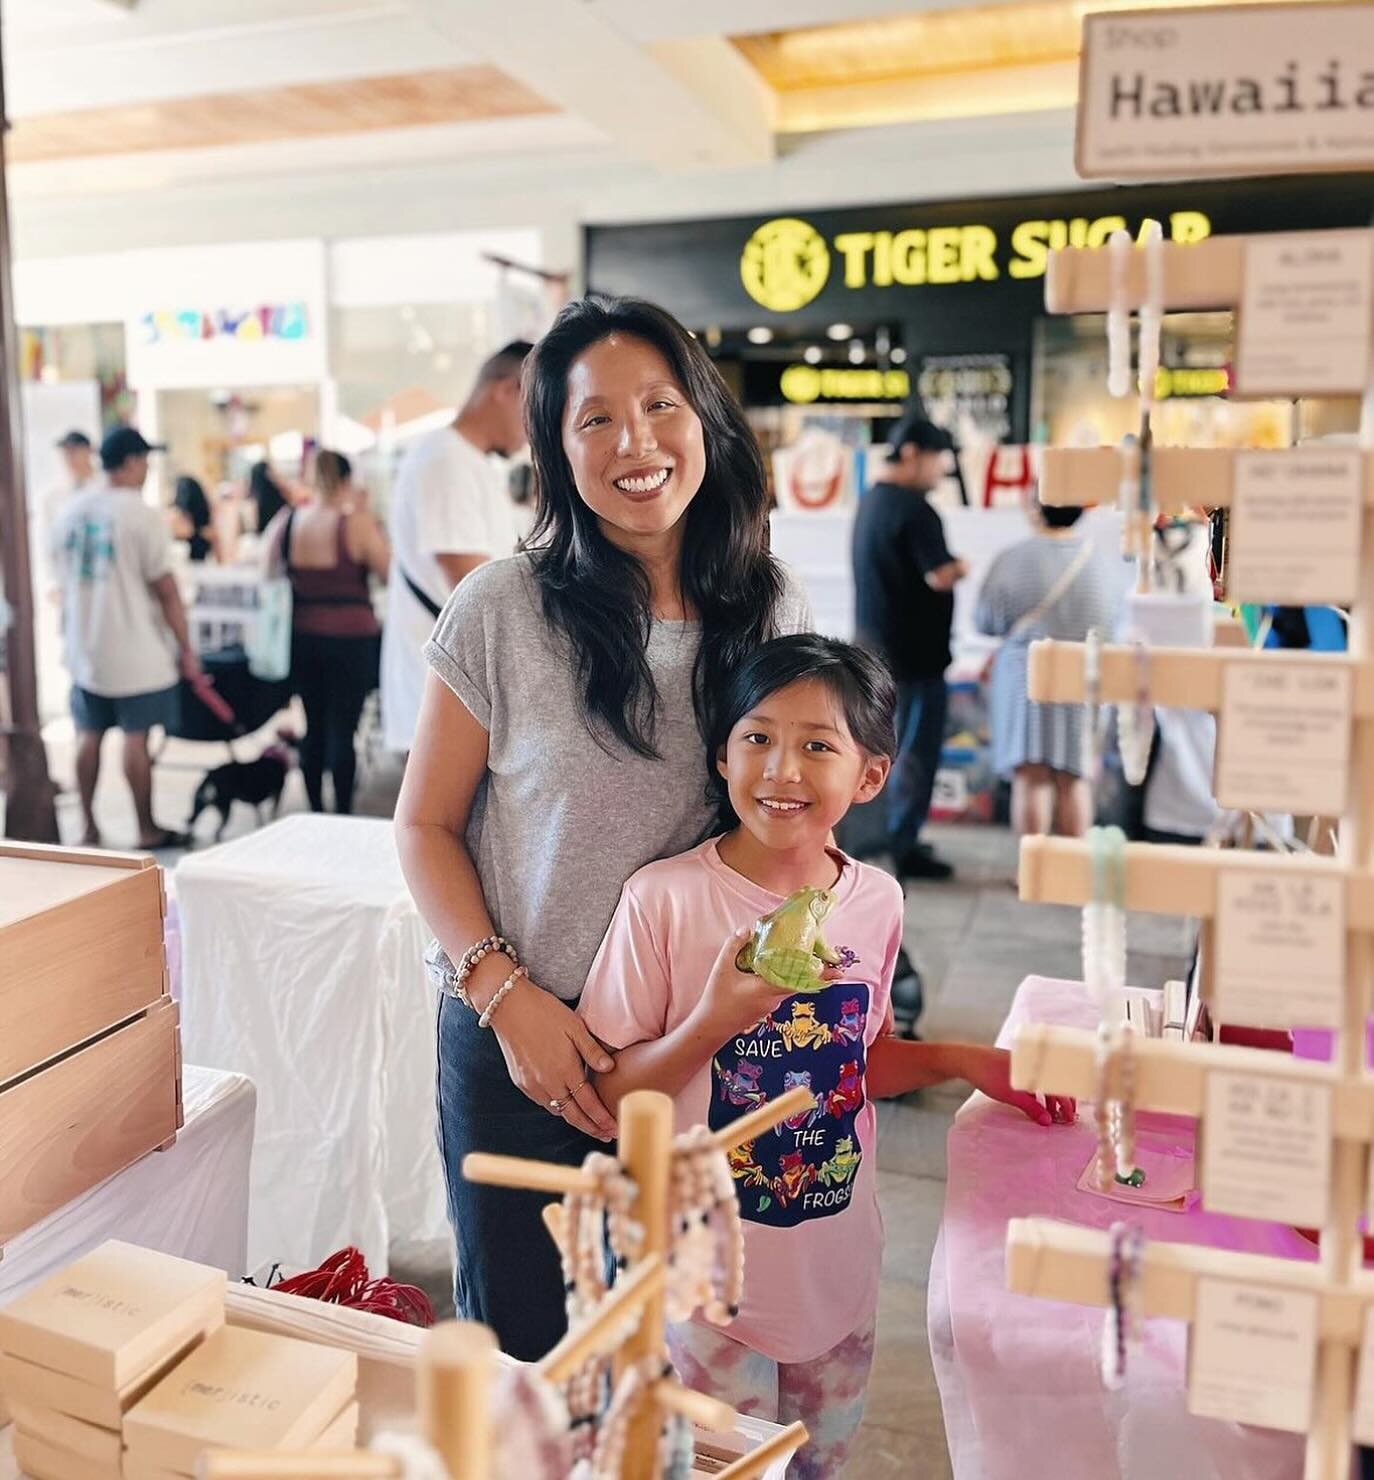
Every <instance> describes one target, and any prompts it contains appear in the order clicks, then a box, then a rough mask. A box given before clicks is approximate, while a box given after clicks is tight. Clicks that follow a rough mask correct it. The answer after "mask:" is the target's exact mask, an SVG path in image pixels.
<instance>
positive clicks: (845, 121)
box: [732, 0, 1280, 131]
mask: <svg viewBox="0 0 1374 1480" xmlns="http://www.w3.org/2000/svg"><path fill="white" fill-rule="evenodd" d="M1191 3H1195V0H1092V4H1091V5H1087V4H1084V3H1082V0H1030V3H1024V4H1023V3H1014V4H999V5H975V6H969V7H961V8H958V9H945V10H925V11H917V12H915V13H908V14H904V15H894V16H885V17H879V18H876V19H872V20H862V21H843V22H839V23H837V24H833V25H823V26H808V27H798V28H793V29H789V30H781V31H769V32H766V33H763V34H759V35H747V36H735V37H734V38H732V39H733V41H734V44H735V46H736V47H737V48H738V49H739V51H740V52H741V53H742V54H743V55H744V56H745V58H746V59H747V60H748V61H749V62H750V63H751V65H752V66H753V67H754V68H755V69H756V70H757V71H758V73H759V75H760V76H761V77H762V78H763V80H764V81H765V82H766V83H767V84H768V86H769V87H771V88H772V89H773V91H774V92H775V93H776V94H777V95H778V100H779V109H778V113H779V126H780V128H782V129H784V130H788V131H801V130H809V129H821V128H843V127H853V126H857V125H864V124H874V123H893V122H898V121H900V120H902V119H915V118H928V117H952V116H959V115H968V114H970V113H1011V112H1020V111H1031V110H1035V109H1040V108H1068V107H1072V106H1073V103H1074V101H1075V97H1076V92H1077V58H1078V50H1079V39H1080V36H1081V32H1082V24H1083V16H1084V14H1085V13H1086V12H1087V11H1088V10H1094V11H1100V10H1142V9H1170V8H1173V7H1176V6H1182V5H1187V4H1191ZM1213 3H1216V4H1231V3H1246V0H1213ZM1259 3H1280V0H1259Z"/></svg>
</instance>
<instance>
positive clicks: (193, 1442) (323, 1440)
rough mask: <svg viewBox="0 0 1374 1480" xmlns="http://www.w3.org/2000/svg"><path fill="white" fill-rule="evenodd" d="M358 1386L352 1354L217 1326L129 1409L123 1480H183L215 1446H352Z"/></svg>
mask: <svg viewBox="0 0 1374 1480" xmlns="http://www.w3.org/2000/svg"><path fill="white" fill-rule="evenodd" d="M357 1388H358V1358H357V1356H356V1355H355V1354H354V1353H353V1352H347V1351H339V1350H338V1349H336V1348H334V1347H327V1346H316V1345H315V1344H314V1343H313V1342H309V1341H296V1340H294V1339H293V1338H291V1337H288V1336H272V1335H269V1334H268V1333H266V1332H264V1331H244V1330H240V1329H238V1328H237V1327H233V1326H224V1327H221V1328H220V1330H218V1331H216V1332H215V1334H214V1335H213V1336H210V1337H209V1338H207V1340H206V1341H205V1342H204V1343H203V1344H202V1345H201V1346H198V1347H197V1348H196V1349H195V1350H194V1351H193V1352H191V1354H190V1355H189V1356H188V1357H187V1358H186V1359H185V1360H184V1361H183V1362H181V1363H180V1364H179V1365H178V1366H177V1367H176V1368H175V1369H174V1370H173V1371H172V1372H170V1373H169V1374H168V1375H167V1376H166V1377H164V1378H163V1379H162V1381H161V1382H159V1383H158V1384H157V1386H156V1387H154V1388H153V1389H152V1391H151V1392H149V1393H148V1395H147V1396H146V1397H145V1398H143V1399H142V1400H141V1401H140V1402H139V1403H138V1404H136V1405H135V1407H134V1408H133V1409H131V1410H130V1412H129V1414H128V1417H127V1418H126V1419H125V1422H124V1443H125V1452H124V1480H189V1477H191V1476H193V1475H194V1474H195V1473H196V1466H197V1465H198V1464H199V1462H200V1457H201V1455H202V1454H203V1453H204V1452H205V1451H206V1450H212V1449H251V1450H254V1451H263V1450H274V1449H286V1450H302V1449H312V1448H313V1449H352V1448H353V1446H354V1444H355V1443H356V1442H357V1438H358V1404H357ZM91 1480H96V1477H94V1476H92V1477H91Z"/></svg>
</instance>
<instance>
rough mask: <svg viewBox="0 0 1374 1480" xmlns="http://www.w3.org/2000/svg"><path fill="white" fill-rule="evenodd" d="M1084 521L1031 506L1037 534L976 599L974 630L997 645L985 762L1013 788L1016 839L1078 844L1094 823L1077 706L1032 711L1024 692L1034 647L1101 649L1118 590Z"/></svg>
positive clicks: (995, 571) (1000, 566)
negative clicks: (1091, 641)
mask: <svg viewBox="0 0 1374 1480" xmlns="http://www.w3.org/2000/svg"><path fill="white" fill-rule="evenodd" d="M1082 513H1083V510H1082V509H1080V508H1070V507H1060V508H1052V507H1048V506H1045V505H1041V504H1037V505H1036V506H1035V508H1034V510H1033V511H1032V520H1033V522H1034V524H1035V526H1036V528H1035V533H1034V534H1033V535H1031V537H1030V538H1029V539H1025V540H1022V541H1020V542H1019V543H1018V544H1015V545H1012V546H1011V547H1010V549H1007V550H1003V551H1002V553H1001V554H1000V555H999V556H998V557H997V558H996V559H995V560H994V561H993V562H992V565H991V567H990V568H989V570H988V573H987V576H986V578H985V579H984V581H983V586H982V590H981V591H980V592H979V593H978V608H977V612H976V614H975V616H974V621H975V622H976V624H977V626H978V630H979V631H980V632H986V633H987V634H988V636H990V637H1000V638H1002V639H1003V642H1002V646H1001V647H1000V648H999V649H998V650H997V655H996V657H995V658H994V659H993V664H992V689H991V711H992V759H993V767H994V769H995V770H996V771H997V774H998V775H999V776H1002V777H1010V779H1011V822H1012V826H1013V827H1014V828H1015V829H1016V831H1017V832H1018V833H1019V834H1021V835H1022V836H1025V835H1026V834H1028V833H1049V832H1057V833H1059V834H1060V835H1061V836H1062V837H1068V838H1081V837H1082V836H1083V834H1084V833H1086V832H1087V830H1088V829H1089V828H1090V827H1091V826H1092V821H1093V792H1092V784H1091V782H1090V780H1089V779H1088V777H1087V776H1086V775H1085V773H1084V761H1083V742H1084V731H1083V713H1084V711H1083V706H1082V705H1081V704H1037V703H1035V702H1033V701H1032V700H1031V698H1030V697H1029V694H1028V691H1027V682H1026V668H1027V660H1028V656H1029V651H1030V645H1031V643H1032V642H1034V641H1036V640H1037V639H1038V638H1041V637H1053V638H1057V639H1058V640H1059V641H1061V642H1082V641H1083V640H1084V639H1085V638H1086V637H1087V635H1088V632H1089V630H1090V629H1092V628H1096V629H1097V630H1098V631H1099V632H1100V633H1101V634H1102V636H1103V639H1104V640H1106V639H1107V638H1109V637H1110V636H1111V633H1112V628H1113V626H1114V624H1115V621H1116V607H1117V594H1116V590H1115V589H1114V586H1113V582H1112V581H1111V579H1110V577H1109V576H1108V574H1107V572H1106V570H1105V569H1104V566H1103V563H1102V558H1101V557H1100V556H1099V555H1098V553H1097V551H1096V549H1095V548H1094V546H1093V543H1092V541H1091V540H1090V539H1089V538H1087V537H1086V536H1085V535H1084V534H1083V533H1082V532H1081V531H1080V530H1079V529H1078V528H1077V525H1078V520H1079V516H1080V515H1081V514H1082Z"/></svg>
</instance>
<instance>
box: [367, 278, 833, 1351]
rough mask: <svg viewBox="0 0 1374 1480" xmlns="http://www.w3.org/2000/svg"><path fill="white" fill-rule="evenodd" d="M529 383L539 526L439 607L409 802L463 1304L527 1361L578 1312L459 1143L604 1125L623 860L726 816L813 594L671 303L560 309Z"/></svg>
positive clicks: (736, 427)
mask: <svg viewBox="0 0 1374 1480" xmlns="http://www.w3.org/2000/svg"><path fill="white" fill-rule="evenodd" d="M524 396H525V419H526V424H527V428H528V431H529V438H530V447H531V452H532V456H533V461H534V469H535V477H536V486H537V491H538V499H539V518H538V524H537V527H536V530H535V533H534V535H533V536H532V539H531V546H530V549H529V551H528V553H526V554H524V555H520V556H517V557H516V558H514V559H512V560H497V561H492V562H490V563H488V564H487V565H484V566H482V567H481V568H480V569H479V570H477V571H474V572H473V573H472V574H471V575H469V576H467V577H466V578H465V579H464V580H463V582H462V583H461V584H460V585H459V587H458V589H457V590H456V592H455V593H454V595H453V597H452V598H451V599H450V601H449V604H448V606H447V607H446V608H445V610H444V612H443V614H442V615H441V617H440V618H439V622H438V624H437V626H436V627H435V630H434V635H433V638H432V639H431V641H430V642H429V644H428V645H427V647H426V649H425V656H426V659H427V660H428V663H429V666H430V669H431V670H432V671H431V673H430V675H429V678H428V686H427V688H426V692H425V698H424V703H423V706H422V709H421V714H420V722H419V727H418V731H417V734H416V739H415V745H414V749H413V750H412V752H411V756H410V761H409V764H408V766H407V768H406V776H405V783H404V786H403V788H402V792H401V797H400V800H399V803H398V806H397V811H396V820H397V833H398V849H399V852H400V856H401V861H402V864H403V867H404V869H405V873H406V878H407V880H408V882H409V884H410V886H411V889H412V892H413V893H414V896H415V899H416V901H417V903H418V904H419V906H420V909H421V911H422V912H423V914H424V917H425V919H426V920H427V921H428V923H429V925H430V926H431V928H432V929H433V930H434V932H435V935H436V937H437V940H436V942H435V945H434V947H433V948H432V951H431V956H430V959H431V962H432V965H433V972H434V976H435V978H436V979H437V981H438V982H439V983H440V985H441V986H442V987H443V988H444V989H445V992H444V995H443V997H442V998H441V1006H440V1012H439V1088H438V1100H439V1126H440V1135H441V1141H442V1148H443V1156H444V1162H445V1172H446V1177H447V1182H448V1198H449V1214H450V1221H451V1222H452V1224H453V1227H454V1231H455V1235H456V1238H457V1242H458V1246H459V1247H458V1261H457V1263H458V1281H457V1288H456V1292H455V1295H456V1303H457V1306H458V1309H459V1312H460V1313H461V1314H463V1315H465V1316H467V1317H469V1318H470V1319H473V1320H481V1321H485V1322H486V1323H487V1324H488V1325H490V1326H492V1327H493V1328H494V1329H495V1331H496V1333H497V1335H498V1337H499V1338H500V1340H501V1344H502V1346H503V1347H504V1348H505V1350H506V1351H507V1352H509V1353H511V1354H512V1355H514V1356H517V1357H521V1358H524V1359H527V1360H532V1359H535V1358H538V1357H540V1356H542V1355H543V1353H544V1352H545V1351H547V1350H548V1348H549V1347H550V1346H552V1345H553V1344H554V1342H555V1341H556V1340H557V1339H558V1337H559V1336H560V1335H561V1333H562V1329H563V1325H564V1316H563V1287H562V1276H561V1274H560V1271H559V1267H558V1262H557V1258H556V1256H555V1251H554V1247H553V1244H552V1242H551V1241H550V1240H549V1238H548V1235H547V1234H546V1233H545V1231H544V1228H543V1224H542V1222H541V1220H540V1216H539V1214H540V1202H541V1200H540V1198H539V1197H538V1196H536V1195H533V1194H529V1193H522V1192H511V1191H508V1190H504V1189H499V1188H482V1187H476V1186H471V1185H469V1184H467V1183H465V1182H464V1180H463V1178H462V1175H461V1173H460V1170H459V1169H460V1167H461V1164H462V1159H463V1156H464V1155H465V1154H466V1153H467V1152H468V1151H488V1152H497V1153H503V1152H504V1153H510V1154H519V1155H522V1156H542V1157H544V1158H546V1159H548V1160H553V1161H562V1162H567V1163H577V1162H580V1161H581V1160H582V1158H583V1157H584V1156H585V1155H586V1154H587V1152H588V1150H590V1149H592V1148H593V1147H594V1146H595V1145H596V1144H597V1140H598V1138H599V1139H601V1140H606V1139H609V1138H610V1137H611V1135H612V1134H613V1132H614V1122H613V1120H612V1119H611V1117H610V1116H609V1114H608V1113H607V1111H606V1109H605V1107H604V1105H603V1103H602V1101H601V1098H600V1096H599V1095H598V1093H597V1091H596V1089H595V1087H594V1085H592V1084H591V1083H590V1076H591V1074H592V1072H593V1071H597V1072H600V1071H605V1070H608V1069H610V1068H611V1066H612V1065H611V1060H610V1058H609V1056H608V1055H606V1053H605V1052H604V1050H603V1049H602V1047H601V1045H600V1044H599V1043H598V1042H597V1041H596V1040H595V1039H594V1038H593V1037H592V1036H591V1034H590V1032H589V1031H588V1029H587V1028H586V1026H585V1025H584V1024H583V1023H582V1022H581V1021H580V1019H578V1018H577V1016H576V1015H575V1014H574V1012H573V1011H572V1010H571V1009H572V1007H573V1006H575V1004H576V1001H577V998H578V996H579V994H580V993H581V991H582V988H583V984H584V983H585V981H586V979H587V972H588V969H589V967H590V965H591V962H592V958H593V957H594V955H595V953H596V949H597V946H598V944H599V942H600V940H601V938H602V935H603V934H604V933H605V930H606V926H607V924H608V922H609V921H610V919H611V916H612V913H613V912H614V910H615V906H616V901H617V899H618V898H619V897H620V893H621V888H622V886H623V885H624V883H625V880H626V879H627V878H628V877H629V876H630V875H631V874H632V873H634V872H635V870H636V869H638V868H640V867H642V866H643V865H644V864H646V863H648V862H650V861H651V860H653V859H656V858H663V857H667V856H669V855H671V854H674V853H679V852H681V851H682V850H683V849H685V848H689V847H692V846H693V845H694V844H696V843H698V842H700V841H701V840H702V838H704V837H705V836H707V834H708V832H709V830H710V829H711V826H712V823H713V820H714V809H713V807H712V805H711V802H710V799H709V797H708V794H707V776H706V771H705V767H704V766H703V763H702V757H703V755H704V753H705V752H704V748H703V736H704V734H705V731H706V723H707V719H706V716H707V714H708V712H709V709H710V707H711V700H712V697H713V696H714V695H716V694H717V693H719V692H720V691H721V690H722V689H723V687H724V685H725V683H726V681H727V679H728V675H729V674H730V673H731V671H732V670H733V669H734V667H735V666H737V664H738V663H739V662H740V661H741V660H742V659H743V658H745V657H746V656H748V655H749V654H750V653H751V652H752V651H753V650H754V649H755V648H757V647H758V646H759V645H760V644H761V643H762V642H763V641H765V640H766V639H768V638H770V637H772V636H774V635H776V634H778V633H782V632H796V631H799V630H801V629H803V628H805V627H806V626H808V625H809V612H808V611H807V610H806V606H805V602H804V600H803V598H801V596H800V595H799V594H798V592H797V591H796V590H795V588H793V587H792V586H791V585H790V583H789V582H788V581H787V579H786V577H785V575H784V573H783V571H782V570H781V569H780V568H779V566H778V565H777V564H776V563H775V562H774V561H773V559H772V557H771V556H770V555H769V553H768V499H767V491H766V487H765V483H764V471H763V463H762V459H761V457H760V455H759V450H758V447H757V445H756V444H755V442H754V440H753V436H752V434H751V433H750V431H749V429H748V426H747V424H746V423H745V420H744V416H743V413H742V412H741V410H740V408H739V406H738V404H737V403H736V402H735V401H734V399H733V398H732V397H731V395H730V393H729V391H728V390H727V389H726V387H725V385H724V383H723V382H722V381H721V379H720V377H719V376H718V375H717V373H716V371H715V369H714V367H713V366H712V365H711V363H710V361H709V359H708V358H707V356H706V355H705V353H704V352H703V351H702V350H701V348H700V347H699V346H698V345H697V344H696V342H695V340H693V339H692V337H691V336H690V335H689V334H687V332H686V331H685V330H684V329H683V328H682V327H681V325H679V324H678V323H677V322H676V321H675V320H673V319H672V318H671V317H670V316H669V315H667V314H665V313H664V312H662V310H660V309H657V308H654V307H653V306H652V305H650V304H647V303H641V302H637V301H625V300H613V299H604V298H588V299H583V300H581V301H579V302H576V303H573V304H570V305H569V306H568V307H567V308H565V309H564V310H563V312H562V313H561V314H560V315H559V318H558V321H557V323H556V324H555V325H554V327H553V329H552V330H551V331H550V332H549V334H548V335H547V336H546V337H545V338H544V339H543V340H542V341H541V342H540V343H539V344H538V345H537V346H536V347H535V349H534V350H533V352H532V353H531V354H530V356H529V357H528V359H527V361H526V365H525V385H524ZM488 1026H490V1028H491V1029H492V1031H491V1032H486V1031H484V1030H485V1029H486V1028H487V1027H488Z"/></svg>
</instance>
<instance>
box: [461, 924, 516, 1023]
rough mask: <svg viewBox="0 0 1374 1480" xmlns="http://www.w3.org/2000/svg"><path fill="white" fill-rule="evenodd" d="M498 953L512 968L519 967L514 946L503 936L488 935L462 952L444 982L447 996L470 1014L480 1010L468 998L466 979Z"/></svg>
mask: <svg viewBox="0 0 1374 1480" xmlns="http://www.w3.org/2000/svg"><path fill="white" fill-rule="evenodd" d="M498 953H499V954H500V955H503V956H507V957H509V959H510V962H511V965H512V966H519V964H520V957H519V956H518V955H516V952H515V946H514V945H513V944H512V943H511V942H510V941H508V940H507V939H506V937H505V936H504V935H489V936H487V938H486V939H485V940H479V941H478V942H477V944H476V945H473V946H469V947H468V949H467V950H466V951H464V952H463V958H462V960H461V961H459V963H458V965H457V966H456V967H455V968H454V970H453V973H452V975H451V976H448V977H447V979H446V980H445V983H444V985H445V986H446V987H447V988H448V989H449V994H450V995H451V996H453V997H456V998H457V999H458V1000H459V1001H460V1002H461V1003H462V1004H463V1006H464V1007H466V1008H468V1009H469V1010H470V1011H471V1012H480V1009H479V1008H478V1007H477V1005H476V1004H475V1003H474V1002H473V1000H472V998H471V997H469V996H468V991H467V986H466V983H467V979H468V977H470V976H471V975H472V973H473V972H474V971H475V970H476V969H477V965H478V963H479V962H481V961H485V960H486V958H487V957H488V956H491V955H495V954H498Z"/></svg>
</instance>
